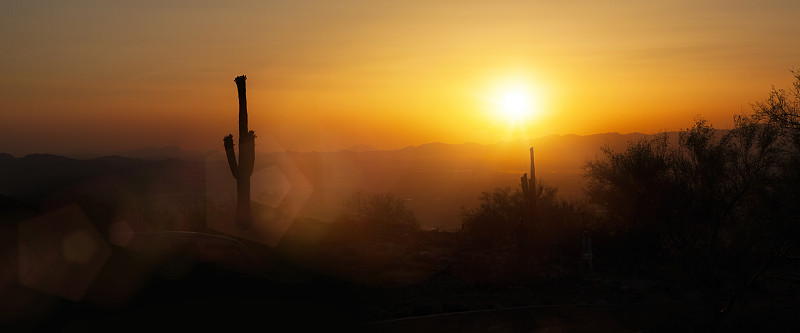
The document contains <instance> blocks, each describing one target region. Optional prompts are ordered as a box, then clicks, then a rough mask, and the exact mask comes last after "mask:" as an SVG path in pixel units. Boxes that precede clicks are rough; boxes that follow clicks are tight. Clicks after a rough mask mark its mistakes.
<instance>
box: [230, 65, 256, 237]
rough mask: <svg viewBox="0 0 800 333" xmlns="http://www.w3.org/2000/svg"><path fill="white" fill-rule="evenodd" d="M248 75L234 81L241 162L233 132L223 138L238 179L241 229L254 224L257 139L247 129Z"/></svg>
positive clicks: (237, 208) (237, 213)
mask: <svg viewBox="0 0 800 333" xmlns="http://www.w3.org/2000/svg"><path fill="white" fill-rule="evenodd" d="M245 80H247V76H245V75H241V76H237V77H236V79H234V80H233V81H234V82H236V88H237V89H238V91H239V162H238V164H237V162H236V152H235V151H234V149H233V134H228V135H227V136H225V138H224V139H222V142H223V144H224V146H225V155H226V156H227V157H228V165H229V166H230V168H231V174H233V178H235V179H236V201H237V204H236V225H237V226H238V227H239V228H241V229H249V228H250V227H251V226H252V223H253V222H252V216H251V212H250V175H252V174H253V165H254V164H255V159H256V153H255V139H256V134H255V133H254V132H253V131H250V130H248V129H247V94H246V89H245Z"/></svg>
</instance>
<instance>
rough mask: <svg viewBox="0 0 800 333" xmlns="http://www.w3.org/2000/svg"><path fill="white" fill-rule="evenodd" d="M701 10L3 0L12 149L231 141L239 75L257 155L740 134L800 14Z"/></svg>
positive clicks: (730, 7) (793, 47)
mask: <svg viewBox="0 0 800 333" xmlns="http://www.w3.org/2000/svg"><path fill="white" fill-rule="evenodd" d="M165 3H166V4H165ZM699 3H700V2H699V1H688V0H687V1H682V0H680V1H660V2H654V1H653V2H647V1H634V0H630V1H565V2H563V3H556V2H554V1H468V0H461V1H416V0H405V1H369V0H359V1H346V0H338V1H297V0H296V1H238V0H236V1H199V0H192V1H189V0H186V1H145V0H136V1H133V0H124V1H105V0H92V1H90V0H85V1H77V0H76V1H68V2H67V1H55V0H53V1H3V2H2V3H0V45H2V47H1V48H0V152H6V153H11V154H14V155H24V154H28V153H68V152H71V151H76V150H88V151H117V150H128V149H137V148H141V147H145V146H164V145H179V146H181V147H182V148H184V149H192V150H209V149H222V137H223V136H224V135H225V134H228V133H236V131H237V129H236V126H237V116H238V115H237V107H238V104H237V99H236V87H235V84H234V82H233V78H234V77H236V76H237V75H241V74H246V75H247V76H248V80H247V84H248V102H249V111H250V128H251V129H253V130H255V131H256V134H257V135H258V136H259V141H257V142H258V143H261V144H260V145H258V146H257V149H259V150H270V149H275V148H280V149H287V150H301V151H311V150H334V149H343V148H347V147H350V146H354V145H359V144H366V145H371V146H374V147H376V148H383V149H393V148H401V147H405V146H409V145H418V144H423V143H427V142H434V141H438V142H445V143H462V142H478V143H491V142H497V141H505V140H514V139H520V138H536V137H540V136H544V135H549V134H592V133H600V132H622V133H627V132H645V133H652V132H658V131H662V130H678V129H681V128H687V127H689V126H691V124H692V121H693V119H694V118H695V117H696V116H697V115H702V116H703V117H704V118H706V119H708V120H710V121H711V123H712V124H714V125H715V126H717V127H728V126H730V125H731V123H732V122H731V116H732V115H733V114H734V113H738V112H741V111H749V110H750V104H751V103H753V102H755V101H758V100H761V99H763V98H765V97H766V96H767V94H768V93H769V91H770V89H771V87H772V85H775V86H777V87H779V88H781V87H786V86H787V85H788V84H789V83H790V81H791V79H792V76H791V73H790V72H789V71H790V70H791V69H793V68H796V67H798V66H800V39H799V38H798V37H797V36H800V20H797V19H796V17H797V14H798V13H800V2H798V1H794V0H785V1H770V0H760V1H739V2H736V3H732V1H703V2H702V4H699ZM513 85H522V86H524V87H525V88H524V89H526V90H527V91H528V92H530V94H531V96H538V97H535V98H536V99H538V100H540V102H539V103H538V104H537V105H536V106H530V108H532V109H535V110H533V111H535V113H536V114H537V115H536V116H529V117H528V118H527V119H526V120H525V121H524V123H516V124H514V123H512V122H509V121H508V120H506V118H503V117H500V116H499V115H498V114H497V111H498V110H497V106H496V105H495V104H493V103H491V102H488V100H491V99H493V98H496V97H497V96H496V95H497V93H498V92H497V91H498V90H502V89H504V88H501V87H505V86H513ZM532 98H534V97H532Z"/></svg>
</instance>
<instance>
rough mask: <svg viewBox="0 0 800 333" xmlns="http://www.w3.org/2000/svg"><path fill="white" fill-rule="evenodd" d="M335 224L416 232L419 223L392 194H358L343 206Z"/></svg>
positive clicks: (402, 202)
mask: <svg viewBox="0 0 800 333" xmlns="http://www.w3.org/2000/svg"><path fill="white" fill-rule="evenodd" d="M336 221H337V223H340V224H345V225H350V226H360V227H367V228H371V227H377V228H382V229H388V230H405V231H411V230H417V229H419V221H418V220H417V218H416V216H415V215H414V212H413V211H411V210H410V209H409V208H408V207H406V205H405V201H403V199H402V198H399V197H397V196H396V195H394V194H392V193H375V194H369V195H365V194H362V193H358V194H356V195H354V196H353V197H352V198H350V199H349V200H348V201H347V202H345V204H344V209H343V211H342V213H341V214H340V215H339V217H338V218H337V220H336Z"/></svg>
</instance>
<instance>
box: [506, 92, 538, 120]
mask: <svg viewBox="0 0 800 333" xmlns="http://www.w3.org/2000/svg"><path fill="white" fill-rule="evenodd" d="M498 101H499V104H500V105H499V109H500V110H499V111H500V113H502V114H503V116H504V117H505V118H507V119H508V120H513V121H519V120H522V119H524V118H525V116H526V114H527V113H528V112H530V107H531V102H530V98H529V97H528V95H527V94H525V92H524V91H521V90H514V91H508V92H506V93H505V94H504V95H503V96H501V97H500V98H499V100H498Z"/></svg>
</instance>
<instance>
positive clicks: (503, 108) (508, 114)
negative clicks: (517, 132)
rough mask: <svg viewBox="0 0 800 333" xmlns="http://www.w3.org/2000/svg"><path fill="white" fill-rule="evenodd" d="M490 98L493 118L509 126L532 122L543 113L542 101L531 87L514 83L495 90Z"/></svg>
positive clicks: (500, 86)
mask: <svg viewBox="0 0 800 333" xmlns="http://www.w3.org/2000/svg"><path fill="white" fill-rule="evenodd" d="M493 90H494V91H493V93H492V94H491V98H490V101H491V103H490V109H491V114H492V117H493V118H495V119H496V120H498V121H501V122H505V123H507V124H509V125H518V124H519V123H521V122H524V121H529V120H532V119H533V118H534V117H535V116H536V115H538V114H539V113H540V112H541V99H540V98H539V95H538V93H537V91H536V90H535V89H533V88H532V87H531V86H530V85H528V84H524V83H519V82H512V83H507V84H503V85H499V86H497V87H495V89H493Z"/></svg>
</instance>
